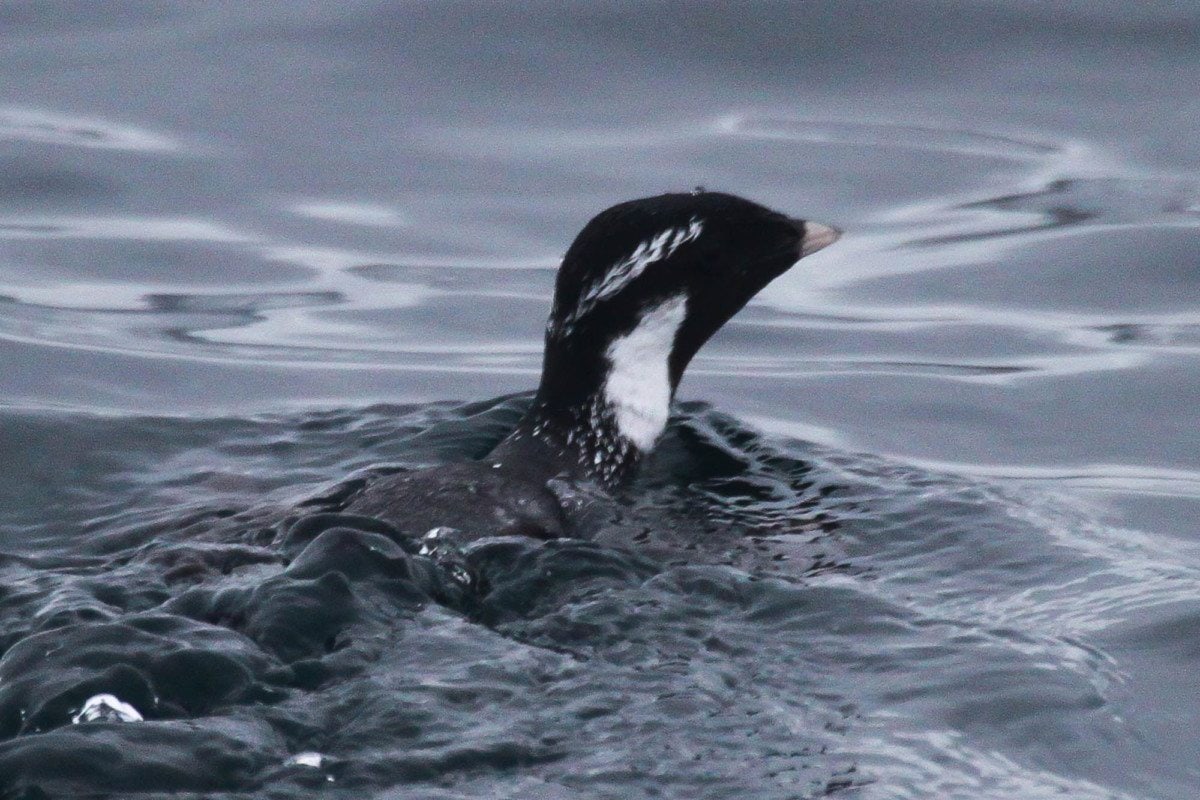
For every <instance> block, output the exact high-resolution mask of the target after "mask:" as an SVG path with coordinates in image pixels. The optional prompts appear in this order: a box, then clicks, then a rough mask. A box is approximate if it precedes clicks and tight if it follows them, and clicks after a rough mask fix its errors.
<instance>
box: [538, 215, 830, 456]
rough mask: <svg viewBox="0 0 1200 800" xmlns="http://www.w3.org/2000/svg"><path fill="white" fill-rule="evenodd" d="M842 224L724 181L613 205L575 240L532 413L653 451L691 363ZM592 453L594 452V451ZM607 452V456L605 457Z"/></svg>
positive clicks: (559, 287)
mask: <svg viewBox="0 0 1200 800" xmlns="http://www.w3.org/2000/svg"><path fill="white" fill-rule="evenodd" d="M837 236H838V232H837V231H836V230H835V229H833V228H831V227H829V226H827V225H821V224H817V223H810V222H805V221H803V220H798V219H792V218H790V217H787V216H785V215H783V214H780V213H778V212H776V211H772V210H771V209H769V208H766V207H764V206H761V205H759V204H757V203H753V202H751V201H749V200H744V199H742V198H740V197H735V196H733V195H729V194H720V193H716V192H695V193H685V194H664V195H659V196H657V197H648V198H645V199H641V200H632V201H629V202H626V203H621V204H619V205H616V206H613V207H612V208H609V209H608V210H606V211H603V212H601V213H600V214H599V215H597V216H596V217H595V218H594V219H592V220H591V221H590V222H589V223H588V224H587V225H586V226H584V228H583V230H582V231H581V232H580V233H579V235H578V236H577V237H576V238H575V241H574V242H573V243H572V244H571V247H570V249H569V250H568V251H567V254H566V256H565V257H564V259H563V263H562V266H561V267H560V269H559V272H558V279H557V283H556V285H555V293H554V305H553V308H552V309H551V312H550V319H549V322H548V323H547V326H546V350H545V357H544V363H543V368H542V381H541V385H540V387H539V389H538V396H537V400H536V403H535V409H534V411H533V412H532V413H533V414H534V416H535V417H536V418H537V419H539V420H541V424H542V426H543V427H545V425H547V424H549V425H555V424H557V425H558V426H559V427H567V426H571V425H575V426H578V425H579V424H580V422H579V420H580V418H581V417H582V418H583V419H584V423H586V424H590V425H592V427H602V426H603V425H605V424H607V425H608V426H609V427H611V428H612V429H613V430H611V431H607V432H603V431H602V432H599V433H597V434H596V436H595V437H594V438H596V439H597V440H598V441H599V442H600V444H601V445H604V444H605V437H606V436H615V437H616V439H617V440H618V442H619V444H620V446H619V447H618V449H619V450H620V449H624V450H628V451H630V452H633V451H636V452H640V453H644V452H647V451H648V450H649V449H650V448H651V447H652V446H653V443H654V439H655V438H656V437H657V436H658V434H659V433H660V432H661V430H662V427H663V425H664V424H665V422H666V416H667V410H668V406H669V403H670V400H671V398H672V397H673V395H674V392H675V387H676V386H677V385H678V384H679V380H680V378H681V377H682V375H683V371H684V369H685V368H686V367H687V365H688V363H689V362H690V361H691V359H692V357H693V356H694V355H695V354H696V351H698V350H699V349H700V347H701V345H703V344H704V342H706V341H707V340H708V339H709V337H710V336H712V335H713V334H714V333H716V331H717V330H718V329H719V328H720V327H721V326H722V325H724V324H725V322H726V321H728V320H729V318H730V317H732V316H733V315H734V314H736V313H737V312H738V311H739V310H740V309H741V308H742V307H743V306H744V305H745V304H746V303H747V302H748V301H749V300H750V298H752V297H753V296H754V295H755V294H757V293H758V292H759V291H760V290H761V289H762V288H763V287H764V286H766V285H767V284H768V283H770V282H771V281H772V280H774V279H775V278H777V277H778V276H779V275H781V274H783V273H784V272H786V271H787V270H788V269H789V268H790V267H791V266H792V265H793V264H795V263H796V261H798V260H799V259H800V258H801V257H802V256H805V255H808V254H809V253H811V252H815V251H816V250H818V249H820V248H822V247H824V246H826V245H828V244H831V243H832V242H833V241H834V240H835V239H837ZM584 455H585V456H588V457H590V456H589V455H588V453H586V452H585V453H584ZM597 463H599V461H597Z"/></svg>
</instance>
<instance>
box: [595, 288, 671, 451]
mask: <svg viewBox="0 0 1200 800" xmlns="http://www.w3.org/2000/svg"><path fill="white" fill-rule="evenodd" d="M686 315H687V297H686V296H685V295H682V294H681V295H677V296H675V297H672V298H671V299H670V300H667V301H666V302H664V303H661V304H659V305H657V306H655V307H654V308H651V309H649V310H647V311H646V313H645V314H644V315H643V316H642V318H641V320H640V321H639V322H638V324H637V327H636V328H634V329H633V330H632V331H630V332H629V333H627V334H625V335H624V336H622V337H621V338H619V339H616V340H614V341H613V342H612V344H610V345H609V346H608V353H607V355H608V361H609V364H610V365H611V369H610V370H609V373H608V378H607V379H606V380H605V382H604V399H605V400H606V401H607V402H608V404H609V406H610V407H611V408H612V410H613V415H614V416H615V417H616V420H617V429H618V432H619V433H620V434H621V435H622V436H624V437H625V438H626V439H628V440H629V441H631V442H633V444H634V445H635V446H636V447H637V448H638V449H639V450H641V451H643V452H646V451H648V450H650V448H651V447H653V446H654V441H655V440H656V439H657V438H658V435H659V434H660V433H662V431H663V428H664V427H666V424H667V413H668V411H669V409H670V405H671V378H670V375H669V373H668V363H667V362H668V359H669V358H670V355H671V349H672V348H673V347H674V345H675V334H676V332H678V330H679V326H680V325H682V324H683V320H684V317H685V316H686Z"/></svg>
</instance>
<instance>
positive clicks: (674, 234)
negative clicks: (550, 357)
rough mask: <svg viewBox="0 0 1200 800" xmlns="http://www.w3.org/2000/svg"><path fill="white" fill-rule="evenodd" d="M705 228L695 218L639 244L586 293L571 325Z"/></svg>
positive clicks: (572, 314) (694, 237)
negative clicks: (685, 225) (686, 223)
mask: <svg viewBox="0 0 1200 800" xmlns="http://www.w3.org/2000/svg"><path fill="white" fill-rule="evenodd" d="M703 230H704V222H703V221H702V220H700V219H697V218H696V217H692V219H691V220H690V221H689V222H688V225H687V227H686V228H667V229H665V230H663V231H660V232H659V233H657V234H656V235H654V236H652V237H651V238H649V239H647V240H646V241H644V242H642V243H641V244H639V245H638V246H637V247H636V248H635V249H634V251H633V252H632V253H630V254H629V255H628V256H626V257H625V258H623V259H621V260H620V261H618V262H617V263H616V264H613V265H612V267H611V268H609V270H608V272H606V273H605V274H604V276H603V277H602V278H601V279H600V280H598V281H597V282H596V283H594V284H592V285H591V286H590V287H588V289H587V290H586V291H584V292H583V294H582V296H581V297H580V298H579V302H578V304H577V305H576V307H575V309H574V310H573V311H572V312H571V314H570V316H569V317H568V318H567V320H566V322H567V323H568V324H569V323H571V322H574V321H575V320H577V319H580V318H581V317H583V316H584V315H585V314H587V313H588V312H589V311H591V310H592V308H593V307H594V306H595V305H596V304H597V303H598V302H600V301H601V300H604V299H606V298H609V297H612V296H613V295H615V294H617V293H618V292H620V291H621V290H622V289H624V288H625V287H626V286H628V285H629V283H630V282H631V281H633V280H634V279H635V278H637V277H638V276H639V275H641V274H642V273H643V272H645V271H646V267H648V266H650V265H651V264H654V263H656V262H658V261H663V260H665V259H668V258H670V257H671V256H672V255H674V253H675V251H676V250H678V249H679V246H680V245H683V244H686V243H688V242H691V241H695V240H696V239H698V238H700V233H701V232H702V231H703ZM552 317H553V315H552Z"/></svg>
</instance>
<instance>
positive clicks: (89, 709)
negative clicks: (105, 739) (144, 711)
mask: <svg viewBox="0 0 1200 800" xmlns="http://www.w3.org/2000/svg"><path fill="white" fill-rule="evenodd" d="M141 721H142V715H141V714H140V713H138V710H137V709H136V708H134V707H133V706H131V705H129V703H126V702H124V701H122V700H121V699H119V698H117V697H116V696H114V695H111V694H98V695H94V696H92V697H89V698H88V699H87V701H86V702H85V703H84V704H83V708H81V709H79V713H78V714H76V715H74V716H73V717H71V723H72V724H74V725H79V724H80V723H83V722H141Z"/></svg>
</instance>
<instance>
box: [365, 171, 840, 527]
mask: <svg viewBox="0 0 1200 800" xmlns="http://www.w3.org/2000/svg"><path fill="white" fill-rule="evenodd" d="M839 235H840V233H839V231H838V230H837V229H836V228H833V227H830V226H829V225H823V224H820V223H817V222H807V221H805V220H801V219H793V218H791V217H788V216H785V215H784V214H781V213H779V212H777V211H773V210H771V209H769V208H766V207H765V206H762V205H759V204H758V203H754V202H752V201H750V200H746V199H743V198H741V197H736V196H734V195H730V194H723V193H718V192H706V191H696V192H690V193H678V194H663V195H658V196H656V197H647V198H643V199H639V200H631V201H628V202H624V203H620V204H618V205H615V206H613V207H611V208H609V209H607V210H605V211H603V212H601V213H600V214H598V215H597V216H596V217H594V218H593V219H592V220H591V221H590V222H588V223H587V225H586V226H584V228H583V230H582V231H580V233H579V235H578V236H577V237H576V238H575V241H574V242H573V243H572V244H571V246H570V248H569V249H568V250H567V253H566V255H565V256H564V257H563V261H562V265H561V266H560V267H559V270H558V275H557V280H556V283H555V290H554V300H553V305H552V307H551V309H550V317H549V320H548V321H547V324H546V332H545V351H544V355H543V365H542V375H541V383H540V385H539V386H538V390H537V394H536V395H535V397H534V400H533V404H532V405H531V406H530V408H529V410H528V412H527V413H526V414H525V415H524V417H523V418H522V419H521V420H520V421H519V423H518V424H517V426H516V428H515V429H514V430H513V432H512V433H511V434H510V435H509V436H508V437H507V438H505V439H504V440H503V441H501V442H500V444H499V445H497V447H496V448H495V449H494V450H493V451H492V452H491V453H490V454H489V455H488V456H486V457H485V458H483V459H482V460H480V461H472V462H466V463H460V464H450V465H445V466H439V467H433V468H429V469H424V470H418V471H413V472H402V473H399V474H394V475H390V476H387V477H383V478H380V479H377V480H375V481H373V482H371V483H369V484H368V485H367V486H366V487H365V488H364V489H363V490H362V491H361V492H359V493H358V495H357V496H355V497H353V499H351V500H350V502H349V503H348V504H347V505H346V506H345V508H344V511H345V512H347V513H351V514H357V515H363V516H371V517H376V518H379V519H383V520H385V521H387V522H388V523H390V524H391V525H393V526H395V527H396V528H397V529H399V530H400V531H401V532H402V533H404V534H405V535H407V536H412V537H421V536H423V535H426V534H427V533H428V532H430V531H431V530H432V531H434V534H432V535H436V531H438V530H447V529H448V530H453V531H457V532H462V533H465V534H466V535H468V536H469V537H470V538H477V537H482V536H492V535H525V536H534V537H538V538H557V537H559V536H563V535H569V532H570V530H571V528H570V522H571V521H570V519H569V514H568V513H566V512H565V511H564V509H563V504H562V502H561V500H560V495H559V494H558V493H556V491H554V490H553V489H552V486H551V484H554V483H557V482H558V481H559V479H565V480H569V481H591V482H593V483H594V484H595V485H597V486H599V487H601V490H604V489H611V488H613V487H615V486H617V485H618V484H620V483H621V482H623V481H626V480H628V479H629V478H630V477H631V476H632V475H633V473H634V472H635V471H636V469H637V467H638V465H639V464H640V463H641V462H642V461H643V460H644V459H645V458H646V456H647V455H648V454H649V453H650V452H651V451H652V450H653V448H654V444H655V441H656V440H657V439H658V437H659V435H660V434H661V433H662V431H663V429H664V428H665V426H666V423H667V417H668V413H669V410H670V404H671V400H672V398H673V397H674V395H675V390H676V388H677V387H678V386H679V381H680V379H681V378H682V377H683V372H684V370H685V369H686V368H687V365H688V363H689V362H690V361H691V360H692V357H693V356H694V355H695V354H696V352H697V351H698V350H699V349H700V347H701V345H703V344H704V343H705V342H706V341H708V339H709V337H711V336H712V335H713V334H714V333H716V332H717V330H718V329H719V328H720V327H721V326H722V325H724V324H725V322H727V321H728V320H729V319H730V318H731V317H732V316H733V315H734V314H736V313H737V312H738V311H739V310H740V309H741V308H742V307H743V306H744V305H745V304H746V303H747V302H748V301H749V300H750V298H752V297H753V296H754V295H755V294H757V293H758V292H759V290H761V289H762V288H763V287H765V286H766V285H767V284H768V283H770V282H771V281H772V280H774V279H775V278H776V277H778V276H779V275H781V274H783V273H784V272H786V271H787V270H788V269H789V268H791V267H792V265H794V264H795V263H796V262H797V261H798V260H799V259H800V258H803V257H804V256H807V255H810V254H811V253H815V252H817V251H818V250H820V249H822V248H824V247H827V246H828V245H830V244H832V243H833V242H834V241H836V240H837V238H838V236H839Z"/></svg>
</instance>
